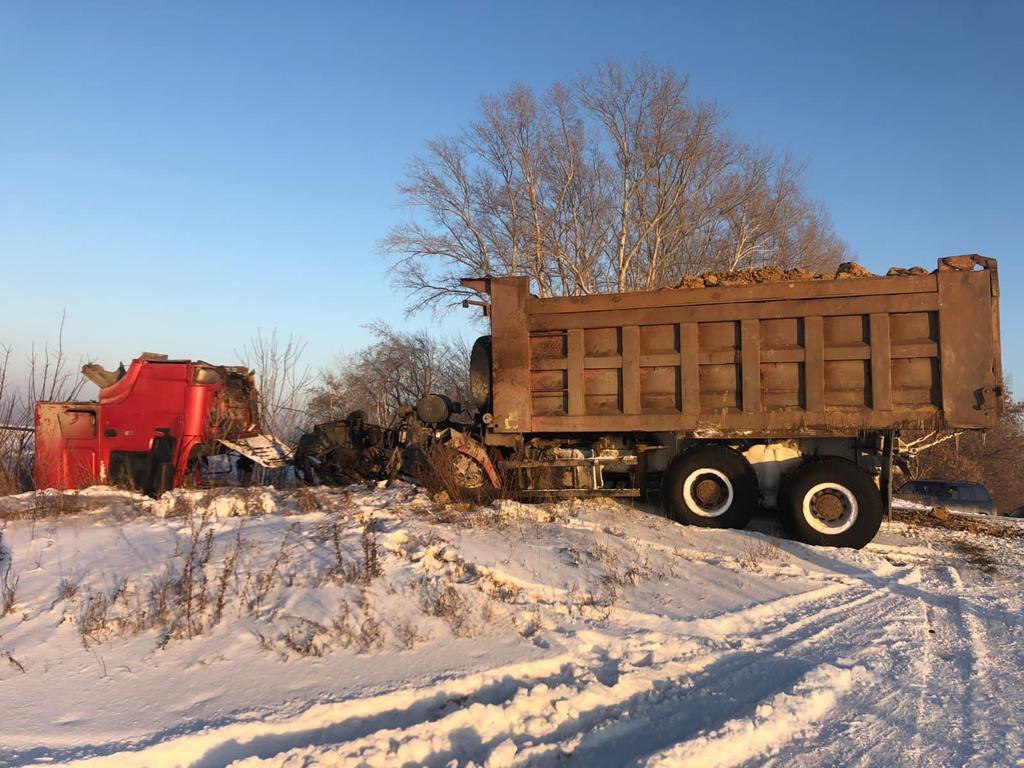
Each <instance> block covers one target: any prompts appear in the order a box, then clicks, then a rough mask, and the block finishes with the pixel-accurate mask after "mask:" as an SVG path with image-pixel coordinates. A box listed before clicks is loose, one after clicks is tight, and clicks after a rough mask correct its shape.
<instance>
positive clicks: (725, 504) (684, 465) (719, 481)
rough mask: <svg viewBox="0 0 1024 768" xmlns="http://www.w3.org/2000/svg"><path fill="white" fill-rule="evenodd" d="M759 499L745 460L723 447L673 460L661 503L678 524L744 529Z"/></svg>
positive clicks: (701, 449) (699, 450) (696, 450)
mask: <svg viewBox="0 0 1024 768" xmlns="http://www.w3.org/2000/svg"><path fill="white" fill-rule="evenodd" d="M759 495H760V494H759V491H758V486H757V475H755V474H754V470H753V469H752V468H751V466H750V464H749V463H748V462H747V460H746V459H744V458H743V456H741V455H740V454H739V453H737V452H736V451H734V450H732V449H731V448H727V447H726V446H724V445H704V446H699V447H696V448H691V449H690V450H688V451H685V452H684V453H681V454H679V455H678V456H676V457H675V459H673V460H672V463H671V464H670V465H669V467H668V469H667V470H666V471H665V476H664V479H663V480H662V489H661V496H662V499H661V503H662V505H663V506H664V508H665V513H666V514H667V515H668V516H669V517H670V518H671V519H673V520H675V521H676V522H679V523H689V524H690V525H699V526H701V527H703V528H743V527H745V526H746V525H747V523H749V522H750V518H751V516H752V515H753V514H754V510H755V509H757V503H758V498H759Z"/></svg>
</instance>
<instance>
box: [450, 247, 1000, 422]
mask: <svg viewBox="0 0 1024 768" xmlns="http://www.w3.org/2000/svg"><path fill="white" fill-rule="evenodd" d="M465 284H466V285H468V286H471V287H474V288H476V289H477V290H480V291H483V292H489V293H490V294H491V304H490V307H489V308H488V314H489V315H490V317H491V331H492V342H491V344H492V349H491V355H492V359H493V385H492V386H493V407H492V411H493V417H494V420H493V429H494V431H495V432H498V433H502V432H504V433H520V434H522V433H567V432H649V431H676V432H687V433H691V434H693V435H695V436H699V437H700V436H709V437H710V436H722V437H729V436H731V437H743V436H768V437H770V436H783V437H788V436H798V435H807V436H812V435H854V434H856V433H858V432H859V431H861V430H875V429H886V430H887V429H916V428H927V429H936V428H984V427H990V426H992V425H993V424H994V423H995V420H996V418H997V416H998V413H999V412H1000V411H1001V408H1002V387H1001V384H1002V371H1001V364H1000V343H999V316H998V295H999V291H998V281H997V272H996V264H995V261H994V260H992V259H986V258H983V257H980V256H968V257H952V258H949V259H941V260H940V261H939V266H938V269H937V270H936V272H934V273H932V274H928V275H906V276H894V277H862V278H851V279H845V280H838V279H837V280H806V281H796V282H780V283H763V284H753V285H737V286H727V287H717V288H701V289H680V290H662V291H651V292H642V293H626V294H615V295H599V296H585V297H570V298H550V299H538V298H535V297H533V296H531V295H530V293H529V282H528V280H527V279H526V278H494V279H484V280H467V281H465Z"/></svg>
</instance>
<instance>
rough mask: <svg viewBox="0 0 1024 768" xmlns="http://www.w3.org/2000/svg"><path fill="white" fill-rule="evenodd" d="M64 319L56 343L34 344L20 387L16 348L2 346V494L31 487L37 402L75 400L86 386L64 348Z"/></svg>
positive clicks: (0, 440)
mask: <svg viewBox="0 0 1024 768" xmlns="http://www.w3.org/2000/svg"><path fill="white" fill-rule="evenodd" d="M65 319H66V315H65V314H62V315H61V319H60V323H59V324H58V326H57V338H56V341H55V342H54V343H53V344H50V343H49V342H46V343H44V344H43V345H42V348H41V349H40V348H39V347H37V346H36V345H35V344H32V346H31V348H30V350H29V354H28V358H27V360H26V362H27V365H28V373H27V378H26V379H25V380H24V381H23V383H22V384H21V386H16V385H15V383H14V382H13V381H12V380H11V376H10V373H11V365H10V363H11V360H12V357H13V354H14V348H13V347H12V346H10V345H2V344H0V427H3V429H0V493H16V492H18V491H23V490H27V489H28V488H30V487H31V477H32V471H33V461H34V451H35V444H34V438H35V435H34V432H33V426H34V423H35V404H36V402H37V401H40V400H44V401H45V400H53V401H66V400H75V399H77V398H79V397H80V396H81V393H82V389H83V387H84V386H85V379H84V378H83V377H82V376H81V374H80V372H79V370H78V368H79V366H78V365H77V364H72V362H71V358H70V357H69V356H68V354H67V351H66V350H65V349H64V323H65ZM80 362H81V361H79V363H80Z"/></svg>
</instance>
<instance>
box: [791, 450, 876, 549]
mask: <svg viewBox="0 0 1024 768" xmlns="http://www.w3.org/2000/svg"><path fill="white" fill-rule="evenodd" d="M882 506H883V502H882V494H881V492H880V491H879V490H878V487H877V486H876V485H875V482H874V480H872V478H871V475H869V474H868V473H867V472H865V471H864V470H863V469H861V468H860V467H858V466H857V465H856V464H854V463H853V462H852V461H848V460H846V459H842V458H839V457H838V456H828V457H824V458H817V459H811V460H809V461H806V462H804V463H803V464H801V465H800V466H799V467H797V468H796V469H794V470H793V471H792V472H791V473H790V474H789V475H788V476H787V477H786V478H785V480H784V481H783V483H782V488H781V490H780V492H779V513H780V515H782V521H783V524H784V525H785V526H786V528H787V529H789V531H790V533H791V534H792V535H793V536H794V537H795V538H797V539H799V540H800V541H803V542H806V543H808V544H820V545H824V546H828V547H852V548H854V549H860V548H861V547H863V546H864V545H866V544H867V543H868V542H870V541H871V540H872V539H873V538H874V537H875V534H876V533H878V528H879V527H880V526H881V524H882V515H883V509H882Z"/></svg>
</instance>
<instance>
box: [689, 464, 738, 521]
mask: <svg viewBox="0 0 1024 768" xmlns="http://www.w3.org/2000/svg"><path fill="white" fill-rule="evenodd" d="M707 475H712V476H714V477H715V478H716V479H717V480H719V481H720V482H721V483H722V485H723V486H725V501H723V502H722V503H721V504H719V505H718V506H717V507H713V508H712V509H708V508H707V507H705V506H703V505H702V504H701V503H700V502H699V501H697V499H696V498H695V497H694V495H693V488H694V486H695V485H696V484H697V481H698V480H699V479H700V478H701V477H704V476H707ZM732 499H733V492H732V483H731V482H730V481H729V478H728V477H726V476H725V474H724V473H722V472H719V471H718V470H717V469H712V468H711V467H701V468H700V469H695V470H693V472H691V473H690V474H688V475H687V476H686V479H685V480H684V481H683V502H684V503H685V504H686V507H687V509H689V510H690V511H691V512H693V514H695V515H700V516H701V517H718V516H719V515H721V514H723V513H724V512H725V511H726V510H727V509H729V507H731V506H732Z"/></svg>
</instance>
